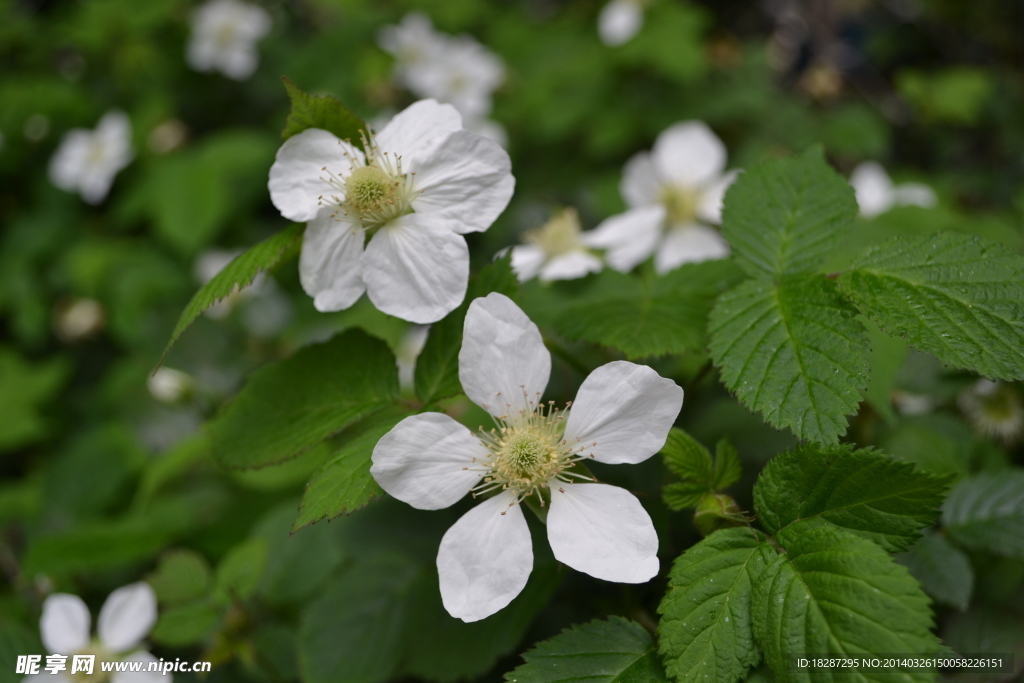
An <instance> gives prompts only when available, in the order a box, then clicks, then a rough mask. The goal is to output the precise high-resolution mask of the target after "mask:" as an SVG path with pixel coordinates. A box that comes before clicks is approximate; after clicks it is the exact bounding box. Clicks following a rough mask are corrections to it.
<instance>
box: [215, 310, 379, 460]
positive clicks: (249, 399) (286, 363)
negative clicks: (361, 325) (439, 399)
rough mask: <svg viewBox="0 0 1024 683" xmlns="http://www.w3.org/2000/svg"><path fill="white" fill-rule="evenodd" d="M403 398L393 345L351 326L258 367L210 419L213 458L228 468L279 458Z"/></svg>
mask: <svg viewBox="0 0 1024 683" xmlns="http://www.w3.org/2000/svg"><path fill="white" fill-rule="evenodd" d="M397 398H398V370H397V367H396V366H395V357H394V356H393V355H392V353H391V351H390V350H389V349H388V347H387V345H386V344H385V343H384V342H382V341H380V340H379V339H375V338H373V337H371V336H369V335H367V334H366V333H365V332H362V331H361V330H350V331H348V332H345V333H344V334H341V335H338V336H336V337H334V338H333V339H331V340H330V341H328V342H325V343H323V344H315V345H313V346H307V347H305V348H303V349H300V350H299V351H298V352H297V353H296V354H295V355H294V356H292V357H291V358H286V359H285V360H282V361H278V362H277V363H272V364H270V365H266V366H264V367H262V368H260V369H259V370H257V371H256V372H254V373H253V374H252V375H251V376H250V377H249V381H248V382H247V383H246V384H245V386H244V387H243V388H242V390H241V391H240V392H239V393H238V396H236V397H235V399H234V401H232V402H231V403H230V404H229V405H228V407H227V408H226V409H225V410H224V411H223V412H222V413H221V414H220V415H219V416H218V417H217V418H216V419H214V420H213V421H212V422H211V423H210V424H209V432H210V437H211V443H212V445H213V453H214V457H215V458H216V459H217V461H218V462H220V463H221V464H222V465H223V466H225V467H227V468H229V469H247V468H253V467H263V466H266V465H272V464H274V463H277V462H281V461H283V460H287V459H288V458H290V457H292V456H295V455H297V454H298V453H300V452H302V451H303V450H305V449H307V448H309V447H310V446H313V445H315V444H317V443H319V442H320V441H323V440H324V439H326V438H327V437H329V436H331V435H332V434H335V433H337V432H339V431H341V430H342V429H344V428H345V427H347V426H349V425H351V424H353V423H355V422H356V421H358V420H360V419H363V418H365V417H367V416H368V415H371V414H373V413H375V412H377V411H378V410H380V409H382V408H384V407H385V406H387V405H389V404H391V403H393V402H394V401H395V399H397Z"/></svg>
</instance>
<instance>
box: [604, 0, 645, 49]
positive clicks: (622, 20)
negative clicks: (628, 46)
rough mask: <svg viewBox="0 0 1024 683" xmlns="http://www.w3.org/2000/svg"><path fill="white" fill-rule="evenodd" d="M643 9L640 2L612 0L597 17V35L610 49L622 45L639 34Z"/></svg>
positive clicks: (642, 21) (642, 23)
mask: <svg viewBox="0 0 1024 683" xmlns="http://www.w3.org/2000/svg"><path fill="white" fill-rule="evenodd" d="M643 25H644V8H643V5H642V4H641V2H640V0H612V1H611V2H609V3H608V4H607V5H605V6H604V7H603V8H602V9H601V14H599V15H598V17H597V33H598V35H599V36H601V42H602V43H604V44H605V45H608V46H610V47H615V46H616V45H622V44H623V43H625V42H627V41H628V40H630V39H631V38H632V37H633V36H635V35H636V34H637V33H639V32H640V29H641V28H643Z"/></svg>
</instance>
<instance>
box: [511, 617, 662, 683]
mask: <svg viewBox="0 0 1024 683" xmlns="http://www.w3.org/2000/svg"><path fill="white" fill-rule="evenodd" d="M523 659H524V660H525V661H526V663H525V664H521V665H520V666H519V667H518V668H516V669H515V670H514V671H511V672H509V673H507V674H505V680H506V681H509V682H510V683H563V682H568V681H578V680H587V681H594V682H595V683H658V682H660V681H667V680H668V678H667V677H666V676H665V671H664V669H663V668H662V666H661V663H660V662H659V661H658V655H657V652H656V646H655V643H654V639H653V638H652V637H651V634H650V633H648V632H647V631H645V630H644V628H643V627H642V626H640V625H639V624H637V623H635V622H632V621H629V620H627V619H623V618H622V617H609V618H608V619H604V620H594V621H590V622H587V623H586V624H580V625H578V626H574V627H572V628H571V629H566V630H564V631H562V633H560V634H559V635H557V636H555V637H554V638H551V639H550V640H546V641H543V642H541V643H538V644H537V645H536V646H535V647H534V648H533V649H532V650H528V651H527V652H525V653H523Z"/></svg>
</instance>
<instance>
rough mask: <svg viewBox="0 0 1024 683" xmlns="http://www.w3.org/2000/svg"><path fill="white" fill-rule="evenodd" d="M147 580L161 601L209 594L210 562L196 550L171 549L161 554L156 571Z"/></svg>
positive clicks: (193, 598) (189, 598)
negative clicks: (207, 592)
mask: <svg viewBox="0 0 1024 683" xmlns="http://www.w3.org/2000/svg"><path fill="white" fill-rule="evenodd" d="M146 581H147V582H148V583H149V585H150V586H152V587H153V590H154V591H156V597H157V599H158V600H159V601H160V602H162V603H172V602H185V601H187V600H195V599H198V598H201V597H203V596H204V595H206V591H207V589H208V588H209V587H210V566H209V565H208V564H207V563H206V560H205V559H204V558H203V556H202V555H200V554H199V553H197V552H195V551H194V550H172V551H170V552H169V553H167V554H166V555H164V556H163V557H162V558H160V564H159V565H158V566H157V568H156V571H155V572H153V573H152V574H150V575H149V576H147V577H146Z"/></svg>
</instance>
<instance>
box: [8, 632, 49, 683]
mask: <svg viewBox="0 0 1024 683" xmlns="http://www.w3.org/2000/svg"><path fill="white" fill-rule="evenodd" d="M43 652H44V650H43V646H42V644H41V643H40V642H39V635H38V629H37V630H29V629H27V628H25V627H24V626H22V625H21V624H20V623H18V622H16V621H7V620H0V683H22V681H24V680H25V678H26V677H25V675H24V674H19V673H15V671H16V670H17V665H18V655H29V654H40V655H41V654H42V653H43ZM45 665H46V659H45V658H43V660H42V666H45ZM42 675H48V674H45V673H44V674H42ZM44 680H45V679H44Z"/></svg>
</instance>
